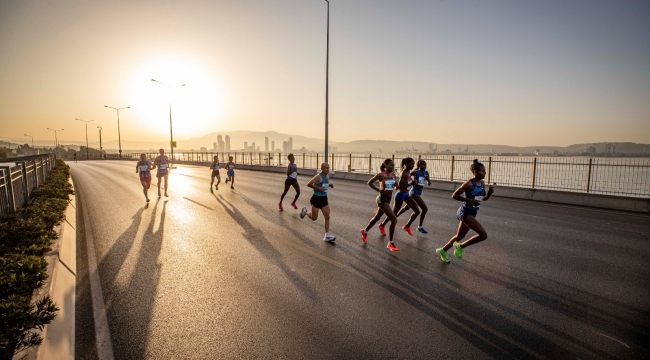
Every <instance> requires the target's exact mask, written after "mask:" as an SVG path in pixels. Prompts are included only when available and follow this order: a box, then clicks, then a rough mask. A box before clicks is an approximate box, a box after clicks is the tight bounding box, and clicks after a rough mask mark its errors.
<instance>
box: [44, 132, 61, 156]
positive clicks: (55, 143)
mask: <svg viewBox="0 0 650 360" xmlns="http://www.w3.org/2000/svg"><path fill="white" fill-rule="evenodd" d="M47 129H48V130H50V131H54V155H55V156H57V155H59V139H58V138H57V137H56V133H57V132H58V131H63V129H50V128H47Z"/></svg>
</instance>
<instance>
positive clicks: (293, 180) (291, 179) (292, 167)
mask: <svg viewBox="0 0 650 360" xmlns="http://www.w3.org/2000/svg"><path fill="white" fill-rule="evenodd" d="M287 159H288V160H289V165H287V179H286V180H284V192H283V193H282V196H280V202H279V203H278V207H279V208H280V211H282V210H283V209H282V201H283V200H284V196H285V195H287V192H288V191H289V188H290V187H291V186H293V188H294V189H295V190H296V197H295V198H293V202H292V203H291V206H293V208H294V209H296V210H298V205H296V201H298V197H299V196H300V185H298V167H297V166H296V164H294V162H295V161H296V158H295V157H294V156H293V154H289V156H287Z"/></svg>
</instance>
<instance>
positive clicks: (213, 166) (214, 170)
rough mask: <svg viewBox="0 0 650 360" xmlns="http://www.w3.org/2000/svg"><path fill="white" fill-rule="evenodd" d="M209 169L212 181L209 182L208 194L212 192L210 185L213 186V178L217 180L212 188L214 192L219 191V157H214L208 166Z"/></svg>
mask: <svg viewBox="0 0 650 360" xmlns="http://www.w3.org/2000/svg"><path fill="white" fill-rule="evenodd" d="M210 169H212V181H210V192H211V193H214V191H212V184H214V178H215V177H216V178H217V185H215V186H214V188H215V189H216V190H219V184H221V175H219V155H216V156H215V157H214V159H213V160H212V164H210Z"/></svg>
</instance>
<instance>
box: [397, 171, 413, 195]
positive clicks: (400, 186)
mask: <svg viewBox="0 0 650 360" xmlns="http://www.w3.org/2000/svg"><path fill="white" fill-rule="evenodd" d="M402 173H404V172H403V171H402ZM399 179H400V181H401V180H402V175H401V174H400V177H399ZM412 182H413V179H412V178H411V174H410V173H409V174H408V177H407V178H406V183H405V184H403V183H400V184H397V187H398V189H399V191H401V192H406V191H408V188H409V187H410V186H411V183H412Z"/></svg>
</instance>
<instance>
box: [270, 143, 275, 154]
mask: <svg viewBox="0 0 650 360" xmlns="http://www.w3.org/2000/svg"><path fill="white" fill-rule="evenodd" d="M271 151H274V152H275V141H271Z"/></svg>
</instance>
